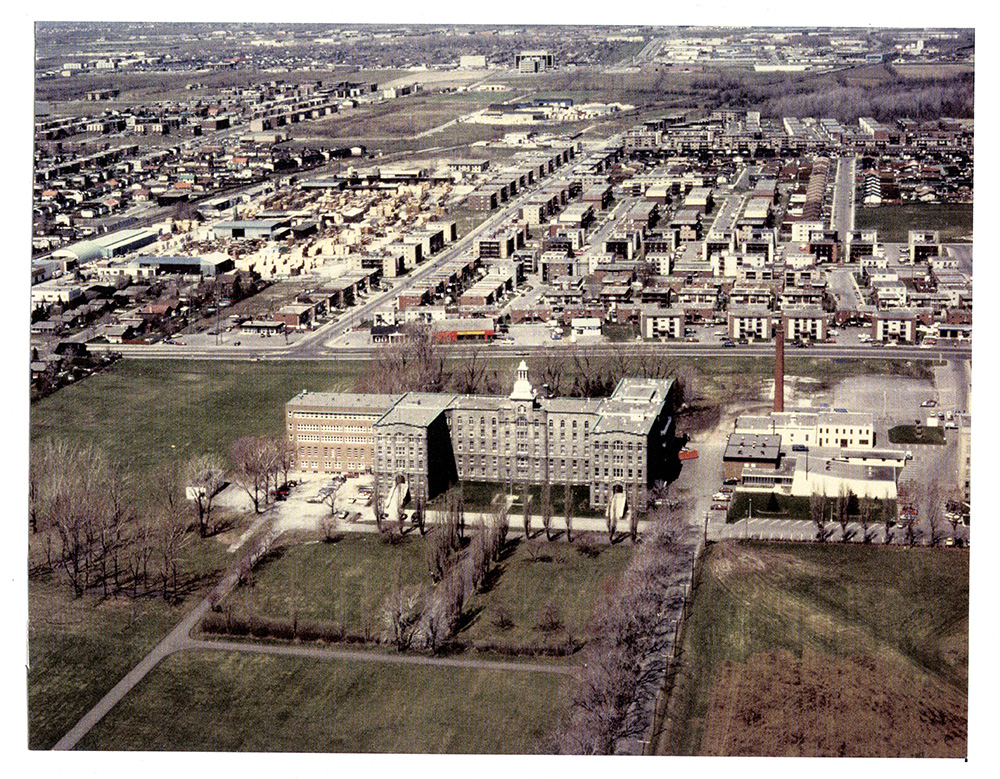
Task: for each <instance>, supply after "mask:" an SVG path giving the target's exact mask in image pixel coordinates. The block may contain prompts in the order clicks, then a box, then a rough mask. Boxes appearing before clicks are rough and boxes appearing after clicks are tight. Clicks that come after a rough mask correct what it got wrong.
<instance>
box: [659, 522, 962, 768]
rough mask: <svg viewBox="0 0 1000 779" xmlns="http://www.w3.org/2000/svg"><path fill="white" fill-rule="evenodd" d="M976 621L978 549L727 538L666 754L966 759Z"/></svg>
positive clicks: (704, 594)
mask: <svg viewBox="0 0 1000 779" xmlns="http://www.w3.org/2000/svg"><path fill="white" fill-rule="evenodd" d="M968 618H969V558H968V554H967V553H965V552H958V551H956V550H950V549H948V550H945V549H894V548H885V547H864V546H860V545H840V544H794V545H793V544H784V545H781V544H765V543H753V542H749V543H748V542H744V543H734V542H725V543H717V544H713V545H711V546H710V547H709V550H708V552H707V556H706V557H705V558H704V560H703V566H702V568H701V574H700V583H699V585H698V587H697V589H696V593H695V598H694V603H693V611H692V615H691V617H690V619H689V621H688V623H687V626H686V631H685V636H684V652H683V657H684V658H685V659H686V667H685V669H684V672H683V673H682V674H681V677H680V678H681V681H680V682H679V684H678V687H677V688H676V690H675V693H674V699H673V701H672V706H671V718H670V724H669V725H668V727H666V729H665V730H664V731H663V732H662V734H661V737H660V739H659V743H658V745H657V752H658V753H660V754H684V755H698V754H727V755H789V756H793V755H797V756H806V755H813V756H820V755H838V754H842V755H857V756H887V757H888V756H897V757H903V756H906V757H916V756H927V757H929V756H936V757H945V756H951V757H961V756H964V754H965V750H966V721H967V708H968V697H967V696H968Z"/></svg>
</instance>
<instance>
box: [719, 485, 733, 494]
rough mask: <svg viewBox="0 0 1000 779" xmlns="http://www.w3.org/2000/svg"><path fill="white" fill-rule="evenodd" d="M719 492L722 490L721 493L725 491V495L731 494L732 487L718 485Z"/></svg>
mask: <svg viewBox="0 0 1000 779" xmlns="http://www.w3.org/2000/svg"><path fill="white" fill-rule="evenodd" d="M723 483H724V484H725V483H727V482H723ZM719 492H723V493H725V494H726V495H731V494H732V492H733V488H732V487H720V488H719Z"/></svg>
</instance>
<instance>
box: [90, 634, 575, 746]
mask: <svg viewBox="0 0 1000 779" xmlns="http://www.w3.org/2000/svg"><path fill="white" fill-rule="evenodd" d="M568 681H569V679H568V677H566V676H564V675H561V674H542V673H523V674H518V673H511V672H510V671H494V670H486V669H469V668H435V667H433V666H402V665H395V664H390V663H375V662H362V661H358V662H353V661H343V660H314V659H311V658H298V657H275V656H267V655H250V654H239V653H230V652H215V651H201V650H199V651H189V652H184V653H181V654H176V655H172V656H170V657H169V658H167V659H166V660H165V661H164V662H163V664H161V665H160V666H159V667H157V668H156V669H154V670H153V672H152V673H151V674H150V675H149V676H148V677H146V679H145V680H143V682H142V683H141V684H140V685H139V686H138V687H137V688H136V689H135V690H133V691H132V693H131V694H130V695H129V696H128V697H127V698H125V700H123V701H122V702H121V703H120V704H119V705H118V706H117V707H116V708H115V709H113V710H112V711H111V712H110V713H109V714H108V716H106V717H105V718H104V720H103V721H101V722H100V723H99V724H98V725H97V726H96V727H95V728H94V729H93V730H92V731H91V732H90V733H89V734H88V735H87V736H86V737H85V738H84V739H83V740H82V741H81V742H80V744H79V746H78V747H77V748H78V749H95V750H96V749H113V750H185V751H258V752H263V751H268V752H396V753H400V752H427V753H518V752H528V751H530V750H531V746H532V743H533V742H534V741H535V740H536V739H538V738H540V737H541V736H542V735H544V734H545V732H546V731H547V729H548V728H549V727H551V725H552V723H553V722H554V721H555V720H556V718H557V717H558V716H559V714H560V713H561V709H562V700H563V696H562V690H563V688H564V686H565V685H566V683H567V682H568Z"/></svg>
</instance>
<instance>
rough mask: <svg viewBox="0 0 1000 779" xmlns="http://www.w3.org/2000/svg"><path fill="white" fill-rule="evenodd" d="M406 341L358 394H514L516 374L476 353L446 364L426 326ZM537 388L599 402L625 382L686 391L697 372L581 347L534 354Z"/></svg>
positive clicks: (411, 330) (366, 376) (649, 357)
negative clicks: (666, 383) (656, 382)
mask: <svg viewBox="0 0 1000 779" xmlns="http://www.w3.org/2000/svg"><path fill="white" fill-rule="evenodd" d="M404 333H405V338H404V339H403V340H401V341H398V342H396V343H391V344H385V345H383V346H381V347H379V348H378V349H377V351H376V356H375V359H373V360H371V361H369V362H368V363H367V365H366V367H365V369H364V370H363V371H362V373H361V375H360V376H359V377H358V379H357V381H356V382H355V386H354V389H355V391H356V392H365V393H376V394H378V393H396V392H455V393H459V394H469V395H472V394H482V395H503V394H508V393H509V392H510V391H511V389H512V388H513V381H514V376H513V370H512V369H511V367H510V366H509V365H508V364H507V363H506V361H502V362H499V361H497V360H495V359H492V358H489V357H485V356H483V354H482V353H481V352H479V351H478V350H477V351H474V352H473V353H472V355H471V356H470V357H468V358H464V359H462V360H457V361H451V362H449V361H447V360H446V358H445V350H444V349H443V348H442V347H441V345H440V344H439V343H437V342H436V341H435V340H434V336H433V334H432V332H431V330H430V328H428V327H427V326H425V325H417V324H409V325H406V326H405V327H404ZM528 368H529V372H530V375H531V377H532V383H533V384H534V385H535V387H536V389H538V390H539V392H547V393H548V394H549V395H552V396H562V397H581V398H599V397H606V396H607V395H610V394H611V392H612V391H614V388H615V387H616V386H617V385H618V382H619V381H621V380H622V379H623V378H626V377H634V378H642V379H666V378H673V379H674V380H675V381H677V382H678V383H679V384H680V385H681V387H682V388H683V387H685V386H686V385H688V384H689V383H693V382H694V379H695V376H696V373H695V371H694V370H693V369H691V368H689V367H688V366H685V365H683V364H681V363H679V362H676V361H673V360H671V359H669V358H668V359H664V358H663V357H662V356H659V355H655V354H653V353H651V352H649V351H646V350H641V349H636V348H634V347H632V346H630V345H627V344H623V345H622V346H621V348H619V349H616V350H615V351H614V353H611V354H599V353H595V352H593V351H591V350H588V349H587V348H586V347H579V346H577V345H575V344H574V345H568V346H553V347H550V348H546V349H538V350H535V352H534V353H533V355H532V356H531V357H530V358H529V359H528Z"/></svg>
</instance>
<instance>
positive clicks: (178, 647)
mask: <svg viewBox="0 0 1000 779" xmlns="http://www.w3.org/2000/svg"><path fill="white" fill-rule="evenodd" d="M237 578H238V577H237V574H236V573H235V572H230V573H227V574H226V575H225V576H224V577H223V578H222V580H221V581H220V582H219V583H218V584H217V585H216V586H215V587H214V588H213V590H212V592H211V593H209V594H208V596H206V597H205V598H204V599H203V600H202V601H201V602H200V603H199V604H198V605H197V606H195V607H194V608H193V609H192V610H191V611H190V612H189V613H188V614H187V615H186V616H185V617H184V618H183V619H182V620H181V621H180V622H179V623H177V625H176V626H175V627H174V629H173V630H171V631H170V632H169V633H168V634H167V635H166V637H164V639H163V640H162V641H160V643H159V644H157V645H156V646H155V647H153V649H152V650H151V651H150V652H149V654H147V655H146V656H145V657H144V658H143V659H142V660H140V661H139V663H138V664H137V665H136V666H135V667H134V668H132V670H131V671H129V672H128V673H127V674H125V676H124V677H123V678H122V680H121V681H120V682H118V684H116V685H115V686H114V687H112V688H111V690H110V691H109V692H108V694H107V695H105V696H104V697H103V698H101V700H100V701H98V702H97V704H96V705H95V706H94V707H93V708H92V709H91V710H90V711H88V712H87V713H86V714H85V715H84V716H83V717H82V718H80V720H79V721H78V722H77V723H76V724H75V725H74V726H73V727H72V728H71V729H70V730H69V732H67V733H66V735H65V736H63V737H62V738H61V739H59V741H58V742H57V743H56V745H55V746H54V747H53V749H54V750H60V751H63V750H70V749H73V748H74V747H75V746H76V745H77V744H78V743H79V742H80V739H82V738H83V737H84V736H85V735H87V733H88V732H90V730H91V728H93V727H94V726H95V725H96V724H97V723H98V722H100V721H101V720H102V719H103V718H104V716H105V715H106V714H107V713H108V712H109V711H111V709H113V708H114V707H115V706H116V705H117V704H118V702H119V701H121V700H122V699H123V698H124V697H125V696H126V695H128V694H129V692H131V691H132V689H133V688H134V687H135V686H136V685H137V684H139V682H141V681H142V680H143V679H144V678H145V676H146V674H148V673H149V672H150V671H152V670H153V668H155V667H156V666H157V664H159V662H160V661H161V660H163V658H165V657H167V656H168V655H171V654H173V653H175V652H180V651H182V650H185V649H210V650H216V651H221V652H255V653H259V654H275V655H286V656H298V657H313V658H321V659H335V660H355V661H362V662H381V663H398V664H406V665H435V666H447V667H453V668H480V669H485V670H495V671H503V672H509V671H525V672H529V673H561V674H572V673H573V667H572V666H569V665H562V666H560V665H555V664H553V665H547V664H544V663H519V662H505V661H502V660H500V661H491V660H462V659H459V658H450V657H427V656H424V655H403V654H390V653H381V652H369V651H364V650H356V651H355V650H345V649H326V648H323V647H310V646H301V645H295V644H288V645H276V644H256V643H252V642H238V641H204V640H201V639H195V638H191V635H190V634H191V631H192V630H194V628H195V626H196V625H197V624H198V622H200V621H201V618H202V617H204V616H205V614H206V613H207V612H208V611H209V610H210V609H211V607H212V604H213V603H216V602H218V601H219V600H221V599H222V598H223V597H224V596H225V595H226V594H227V593H228V592H229V591H230V590H231V589H232V588H233V587H234V586H235V585H236V582H237Z"/></svg>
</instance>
